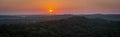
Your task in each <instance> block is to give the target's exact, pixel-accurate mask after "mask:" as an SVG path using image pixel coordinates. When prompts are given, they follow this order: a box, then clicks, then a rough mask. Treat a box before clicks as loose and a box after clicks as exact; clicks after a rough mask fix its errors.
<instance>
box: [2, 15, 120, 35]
mask: <svg viewBox="0 0 120 37" xmlns="http://www.w3.org/2000/svg"><path fill="white" fill-rule="evenodd" d="M0 37H120V22H117V21H109V20H104V19H87V18H85V17H82V16H73V17H71V18H67V19H61V20H51V21H45V22H36V23H27V24H3V25H0Z"/></svg>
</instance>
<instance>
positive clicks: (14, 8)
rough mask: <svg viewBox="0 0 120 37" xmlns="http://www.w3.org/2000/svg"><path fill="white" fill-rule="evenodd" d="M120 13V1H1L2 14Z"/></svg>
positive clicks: (0, 9)
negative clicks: (50, 12) (51, 12)
mask: <svg viewBox="0 0 120 37" xmlns="http://www.w3.org/2000/svg"><path fill="white" fill-rule="evenodd" d="M49 10H53V12H54V13H55V14H94V13H107V14H108V13H110V14H114V13H120V0H0V14H47V13H48V12H49Z"/></svg>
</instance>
